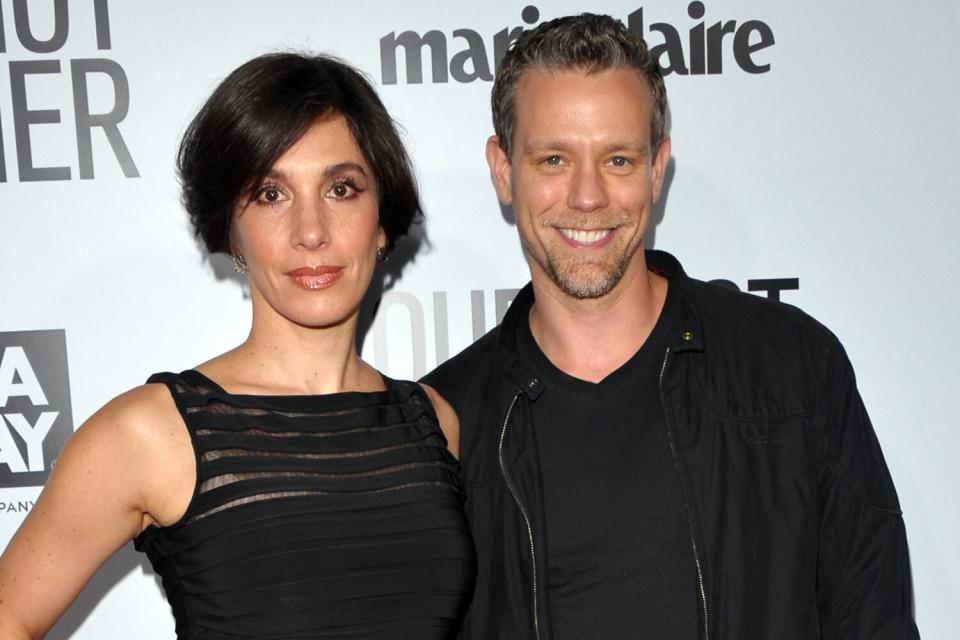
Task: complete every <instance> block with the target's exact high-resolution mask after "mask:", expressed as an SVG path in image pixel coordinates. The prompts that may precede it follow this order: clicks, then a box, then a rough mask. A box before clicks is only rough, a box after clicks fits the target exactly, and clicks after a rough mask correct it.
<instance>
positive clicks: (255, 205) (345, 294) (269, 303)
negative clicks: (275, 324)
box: [233, 115, 386, 327]
mask: <svg viewBox="0 0 960 640" xmlns="http://www.w3.org/2000/svg"><path fill="white" fill-rule="evenodd" d="M252 194H253V199H252V200H250V202H249V203H248V202H247V199H246V198H245V197H244V198H241V200H240V203H239V204H238V206H237V209H236V214H235V218H234V227H233V232H234V242H235V245H236V246H235V249H236V250H237V251H238V252H239V253H241V254H242V255H243V257H244V258H245V259H246V262H247V269H248V277H249V281H250V291H251V295H252V297H253V301H254V311H255V313H264V312H267V313H273V314H275V315H278V316H281V317H283V318H286V319H287V320H289V321H291V322H294V323H296V324H298V325H301V326H305V327H329V326H335V325H340V324H342V323H344V322H350V321H351V320H353V319H354V318H355V317H356V315H357V310H358V309H359V307H360V302H361V300H362V299H363V295H364V293H365V292H366V290H367V286H368V285H369V284H370V279H371V277H372V275H373V269H374V267H375V265H376V251H377V247H378V246H383V245H384V244H385V241H386V236H385V234H384V233H383V230H382V229H381V228H380V224H379V219H378V205H377V202H378V199H377V185H376V184H375V183H374V179H373V173H372V171H371V169H370V167H369V165H368V164H367V161H366V160H365V159H364V157H363V154H362V153H361V152H360V149H359V148H358V147H357V143H356V142H355V141H354V139H353V135H352V134H351V133H350V129H349V128H348V126H347V122H346V120H345V119H344V118H343V116H341V115H334V116H331V117H327V118H323V119H319V120H317V121H316V122H314V123H313V125H311V126H310V128H309V129H307V131H306V132H305V133H304V134H303V136H301V137H300V139H299V140H297V141H296V142H295V143H294V144H293V145H292V146H291V147H290V148H289V149H288V150H287V151H286V153H284V154H283V155H282V156H280V157H279V158H278V159H277V161H276V162H275V163H274V165H273V167H271V169H270V172H269V175H268V176H267V177H266V178H264V179H263V180H262V181H261V182H260V183H259V184H257V185H256V186H255V187H254V189H253V191H252Z"/></svg>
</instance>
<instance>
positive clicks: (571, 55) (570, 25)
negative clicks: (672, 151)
mask: <svg viewBox="0 0 960 640" xmlns="http://www.w3.org/2000/svg"><path fill="white" fill-rule="evenodd" d="M528 69H542V70H545V71H560V70H568V69H581V70H584V71H586V72H587V73H595V72H598V71H606V70H607V69H635V70H636V71H638V72H639V73H640V74H641V75H642V76H643V78H644V79H645V80H646V82H647V86H648V87H649V89H650V102H651V107H652V109H651V113H650V142H651V145H652V149H651V153H654V152H656V150H657V149H659V148H660V143H661V142H662V141H663V136H664V127H665V122H666V113H667V89H666V87H665V86H664V84H663V73H662V72H661V70H660V65H659V64H657V60H656V59H655V58H654V57H653V56H651V55H650V50H649V49H648V48H647V43H646V42H644V41H643V38H641V37H640V36H638V35H636V34H634V33H633V32H631V31H630V30H629V29H628V28H627V27H625V26H624V24H623V23H622V22H620V21H619V20H616V19H614V18H612V17H610V16H605V15H597V14H593V13H581V14H580V15H577V16H565V17H563V18H556V19H555V20H550V21H548V22H544V23H543V24H541V25H540V26H538V27H537V28H535V29H532V30H530V31H526V32H524V33H523V35H521V36H520V37H519V38H518V39H517V40H516V42H514V43H513V45H511V47H510V48H509V49H508V50H507V53H506V55H505V56H504V57H503V60H501V61H500V66H499V67H498V68H497V78H496V80H495V81H494V83H493V92H492V94H491V96H490V102H491V106H492V108H493V130H494V131H495V132H496V134H497V136H498V137H499V139H500V148H501V149H503V150H504V152H505V153H506V154H507V155H508V156H509V155H510V153H511V148H512V141H513V131H514V128H515V127H516V123H517V111H516V98H517V84H518V83H519V82H520V77H521V76H522V75H523V73H524V72H525V71H527V70H528Z"/></svg>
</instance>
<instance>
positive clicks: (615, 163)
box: [610, 156, 630, 167]
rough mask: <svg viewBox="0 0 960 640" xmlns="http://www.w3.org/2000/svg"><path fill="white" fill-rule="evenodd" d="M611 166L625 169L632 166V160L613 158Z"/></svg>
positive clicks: (621, 157) (619, 157)
mask: <svg viewBox="0 0 960 640" xmlns="http://www.w3.org/2000/svg"><path fill="white" fill-rule="evenodd" d="M610 164H612V165H613V166H615V167H625V166H627V165H628V164H630V160H629V159H628V158H624V157H623V156H613V157H612V158H610Z"/></svg>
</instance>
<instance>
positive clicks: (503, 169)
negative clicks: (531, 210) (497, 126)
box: [487, 136, 513, 204]
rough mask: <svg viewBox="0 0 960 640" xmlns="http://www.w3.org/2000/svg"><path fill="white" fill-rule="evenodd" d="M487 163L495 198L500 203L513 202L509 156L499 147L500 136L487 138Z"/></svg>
mask: <svg viewBox="0 0 960 640" xmlns="http://www.w3.org/2000/svg"><path fill="white" fill-rule="evenodd" d="M487 165H489V167H490V178H491V179H492V180H493V187H494V188H495V189H496V190H497V198H498V199H499V200H500V202H501V203H502V204H513V189H512V183H511V176H510V169H511V167H510V158H509V157H507V154H506V153H505V152H504V150H503V149H501V148H500V138H499V137H497V136H490V138H489V139H488V140H487Z"/></svg>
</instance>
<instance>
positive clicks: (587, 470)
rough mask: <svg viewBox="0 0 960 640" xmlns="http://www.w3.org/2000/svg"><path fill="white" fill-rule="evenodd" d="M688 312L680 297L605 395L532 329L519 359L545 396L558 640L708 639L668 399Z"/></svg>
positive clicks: (544, 449)
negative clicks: (668, 369)
mask: <svg viewBox="0 0 960 640" xmlns="http://www.w3.org/2000/svg"><path fill="white" fill-rule="evenodd" d="M676 304H677V301H676V296H675V295H674V294H673V289H672V288H671V289H669V290H668V295H667V299H666V301H665V304H664V307H663V310H662V312H661V313H660V317H659V318H658V320H657V322H656V325H655V326H654V328H653V331H652V332H651V334H650V336H649V337H648V338H647V339H646V341H645V342H644V343H643V345H642V346H640V347H639V348H638V350H637V352H636V353H635V354H634V355H633V356H632V357H631V358H630V359H629V360H628V361H627V362H626V363H624V364H623V365H622V366H620V367H619V368H618V369H617V370H615V371H613V372H611V373H610V374H609V375H608V376H607V377H605V378H604V379H603V380H601V381H600V382H598V383H593V382H588V381H586V380H580V379H578V378H575V377H572V376H570V375H567V374H566V373H565V372H563V371H561V370H560V369H558V368H557V367H555V366H554V365H553V363H551V362H550V360H549V359H548V358H547V357H546V355H545V354H544V353H543V351H541V350H540V348H539V346H538V345H537V343H536V340H535V339H534V337H533V334H532V333H531V331H530V325H529V322H523V321H522V319H521V322H520V325H519V330H518V332H517V353H518V355H519V357H520V360H522V361H523V362H525V363H526V364H528V365H529V366H530V368H531V369H532V370H533V371H534V372H535V374H536V375H537V376H539V378H540V381H541V382H542V384H543V387H544V388H543V391H542V392H541V393H540V394H539V395H538V397H537V399H536V401H535V402H534V403H533V407H532V418H533V421H532V424H533V425H534V428H535V429H536V431H537V447H538V451H537V452H538V455H539V458H540V471H541V476H542V479H543V502H544V514H545V525H544V536H545V537H546V540H547V556H546V559H545V565H546V576H547V590H548V593H549V598H550V618H551V621H552V628H553V633H554V637H556V638H557V639H558V640H591V639H593V638H596V639H598V640H599V639H605V638H631V637H634V638H646V639H648V640H656V639H662V640H691V639H694V638H696V637H697V624H696V620H697V599H696V587H695V586H694V585H695V579H694V577H695V571H694V561H693V553H692V549H691V541H690V535H689V531H688V528H687V524H686V515H685V513H684V509H683V498H682V496H681V493H680V486H679V483H678V482H677V478H676V475H675V474H674V472H673V468H672V466H673V462H672V458H671V456H670V448H669V443H668V442H667V437H666V424H665V421H664V414H663V407H662V405H661V403H660V396H659V393H658V392H657V380H658V377H659V375H660V367H661V363H662V361H663V358H664V354H665V353H666V349H667V343H668V339H669V331H670V330H671V328H672V326H673V325H674V323H675V321H676V319H677V308H676Z"/></svg>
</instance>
